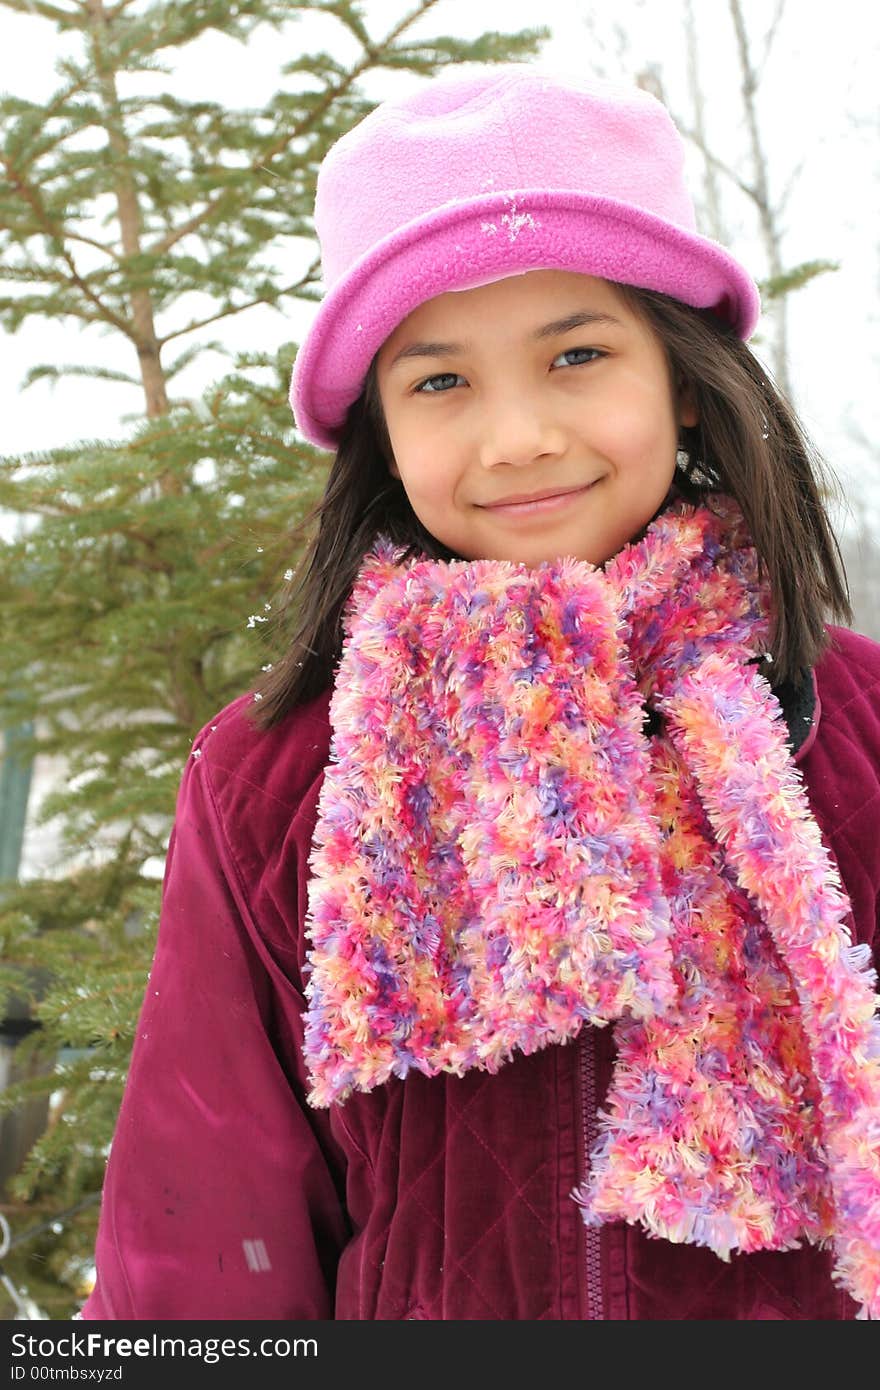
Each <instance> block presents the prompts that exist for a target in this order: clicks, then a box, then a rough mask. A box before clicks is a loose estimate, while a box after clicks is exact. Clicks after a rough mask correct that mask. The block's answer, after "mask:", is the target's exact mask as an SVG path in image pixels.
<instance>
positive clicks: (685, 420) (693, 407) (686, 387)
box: [678, 378, 700, 429]
mask: <svg viewBox="0 0 880 1390" xmlns="http://www.w3.org/2000/svg"><path fill="white" fill-rule="evenodd" d="M699 422H700V412H699V410H698V409H697V403H696V401H695V399H694V391H693V387H692V386H691V383H690V382H689V381H684V380H682V379H681V378H679V382H678V423H679V425H683V426H684V427H685V428H686V429H693V427H694V425H698V424H699Z"/></svg>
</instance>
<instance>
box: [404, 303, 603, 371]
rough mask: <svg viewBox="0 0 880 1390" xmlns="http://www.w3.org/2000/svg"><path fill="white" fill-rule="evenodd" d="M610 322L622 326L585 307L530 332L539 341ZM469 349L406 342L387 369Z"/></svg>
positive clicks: (456, 345) (447, 345)
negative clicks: (405, 362) (406, 362)
mask: <svg viewBox="0 0 880 1390" xmlns="http://www.w3.org/2000/svg"><path fill="white" fill-rule="evenodd" d="M597 323H598V324H611V325H612V326H613V327H615V328H623V326H624V325H623V324H622V323H621V321H620V319H616V318H615V317H614V315H613V314H599V313H595V312H593V311H592V310H589V309H585V310H582V311H580V312H578V313H574V314H566V316H565V318H562V319H553V320H552V322H550V323H545V324H543V325H542V326H541V327H540V328H536V329H535V331H534V333H533V334H532V338H533V340H534V341H535V342H540V341H541V340H542V339H543V338H556V337H558V336H559V335H560V334H562V333H569V332H570V331H571V329H573V328H583V327H584V325H590V324H597ZM469 349H470V344H469V343H432V342H423V343H408V344H407V345H406V347H402V348H401V349H400V351H399V352H396V353H395V354H394V357H393V358H392V359H391V361H390V362H389V363H388V370H389V371H390V370H391V368H392V367H395V366H396V365H397V363H398V362H402V361H404V360H406V359H408V358H410V357H454V356H455V355H456V353H465V352H468V351H469Z"/></svg>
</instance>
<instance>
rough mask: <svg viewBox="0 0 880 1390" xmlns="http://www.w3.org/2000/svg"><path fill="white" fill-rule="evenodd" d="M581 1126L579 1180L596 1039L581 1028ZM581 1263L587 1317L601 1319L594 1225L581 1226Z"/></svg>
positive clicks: (591, 1135)
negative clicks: (585, 1285)
mask: <svg viewBox="0 0 880 1390" xmlns="http://www.w3.org/2000/svg"><path fill="white" fill-rule="evenodd" d="M578 1043H579V1053H580V1074H581V1126H582V1138H583V1154H584V1159H583V1181H584V1183H586V1180H587V1176H588V1173H589V1162H590V1153H591V1151H592V1148H593V1144H594V1143H595V1141H596V1131H597V1125H596V1039H595V1030H594V1029H593V1028H590V1027H588V1026H586V1025H585V1026H584V1027H583V1028H582V1029H581V1032H580V1038H579V1039H578ZM583 1231H584V1264H585V1271H586V1281H587V1318H588V1319H589V1320H590V1322H599V1321H602V1320H604V1317H605V1312H604V1300H603V1297H602V1254H601V1243H600V1242H601V1234H600V1230H599V1227H598V1226H586V1225H585V1226H584V1227H583Z"/></svg>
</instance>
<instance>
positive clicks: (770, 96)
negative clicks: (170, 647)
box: [0, 0, 880, 506]
mask: <svg viewBox="0 0 880 1390" xmlns="http://www.w3.org/2000/svg"><path fill="white" fill-rule="evenodd" d="M694 5H695V9H696V11H697V15H698V20H699V24H700V33H701V40H702V52H703V55H704V61H705V78H704V85H705V87H706V90H707V94H708V99H709V123H710V130H711V132H712V135H713V139H714V140H715V141H716V142H717V145H718V148H719V149H720V150H721V151H722V153H723V156H724V158H725V159H726V160H727V161H728V162H730V163H733V164H736V165H738V167H739V168H741V169H743V170H746V171H747V169H748V165H747V163H746V158H747V155H746V150H747V147H746V143H745V137H744V134H743V131H742V129H741V126H740V124H739V122H740V106H739V102H738V96H737V72H736V62H735V54H734V50H733V35H732V29H731V25H730V18H729V13H728V6H727V4H726V3H724V0H694ZM292 8H295V7H292ZM406 8H407V6H406V4H405V0H365V4H364V10H365V13H366V15H367V22H368V27H369V28H370V30H371V32H372V33H373V34H376V35H378V34H380V33H384V32H385V30H386V28H388V27H390V25H391V23H392V22H393V21H394V20H395V19H397V18H398V17H399V16H400V15H401V14H402V13H404V11H405V9H406ZM612 8H613V13H614V15H615V16H616V17H618V18H619V20H620V22H621V23H625V24H626V25H627V39H628V45H629V50H630V51H629V52H628V54H627V55H625V58H624V61H623V62H622V63H621V60H620V59H619V58H618V57H616V56H615V53H614V51H613V49H609V50H608V51H605V52H604V53H603V52H602V51H601V50H600V49H599V48H598V47H597V43H596V40H595V37H594V36H591V32H590V29H589V27H588V23H587V18H588V17H589V15H590V14H591V13H595V14H596V15H597V16H604V15H606V14H608V13H609V11H610V10H611V9H612ZM775 8H776V7H775V5H771V4H770V3H768V0H745V9H746V13H747V17H748V19H749V22H750V26H751V32H752V35H753V40H754V44H755V47H756V49H757V48H758V46H759V44H760V40H761V36H762V35H763V32H764V30H765V29H766V26H767V24H768V23H769V20H770V18H771V16H772V13H773V12H774V10H775ZM680 16H681V6H680V4H679V0H653V3H639V0H618V3H617V4H615V5H614V6H613V7H609V6H608V5H607V4H601V5H599V4H596V5H591V4H574V3H572V0H542V3H540V4H535V3H534V0H525V2H523V0H440V3H439V4H437V6H436V7H435V8H434V10H433V11H432V12H430V13H429V14H428V16H427V17H426V18H425V19H424V20H423V21H421V24H420V26H419V30H418V31H415V32H421V33H423V34H425V35H429V34H436V33H447V32H451V33H455V34H457V35H459V36H461V37H467V36H472V35H475V34H476V33H478V32H480V31H481V30H483V29H504V30H515V29H517V28H520V27H528V26H530V25H533V24H536V23H538V22H540V23H542V24H545V25H547V26H549V27H550V28H551V29H552V31H553V37H552V39H551V41H550V42H549V43H547V44H546V45H545V46H544V49H543V52H542V55H541V58H540V61H542V62H546V63H550V64H552V65H554V66H557V67H561V68H567V69H570V70H577V69H583V70H588V69H590V68H593V67H595V66H597V65H598V66H602V67H604V69H605V71H606V73H607V75H609V76H617V77H629V76H632V75H633V74H634V73H635V72H637V71H638V70H639V69H640V68H642V67H644V66H645V65H646V64H647V63H648V62H652V63H655V64H659V65H660V67H661V68H662V74H663V81H664V87H665V91H666V94H667V98H668V100H669V103H670V106H671V107H672V108H673V110H674V109H675V108H676V107H677V108H678V109H680V110H682V111H684V112H685V113H687V111H688V105H689V103H688V98H687V87H686V80H685V71H684V54H683V45H682V41H681V37H680V34H681V18H680ZM601 22H602V24H603V26H604V32H605V33H606V34H609V35H610V34H611V27H610V26H611V21H609V20H605V19H604V18H603V19H602V20H601ZM340 33H341V31H340V29H339V26H338V25H336V24H335V23H333V22H332V21H330V20H323V19H320V18H316V17H314V16H308V17H307V18H303V19H301V20H300V22H298V23H295V24H292V25H291V26H290V27H289V29H288V30H287V31H286V33H285V34H284V35H283V36H282V37H281V38H279V36H278V35H277V34H276V33H274V32H272V31H270V30H266V32H265V34H263V33H260V34H258V35H257V36H256V38H255V39H254V40H253V41H252V42H251V43H250V44H249V45H248V47H247V48H246V49H242V47H241V46H240V45H237V44H233V43H232V42H231V41H229V40H226V39H223V38H221V37H220V36H211V37H209V38H208V39H207V40H200V41H199V42H198V43H197V44H194V45H192V46H191V47H190V49H188V50H184V52H183V54H181V57H180V61H179V63H178V64H177V67H176V72H175V77H174V82H175V83H179V84H180V88H181V90H183V91H185V92H186V93H187V94H199V95H203V96H205V97H208V98H213V99H219V100H227V99H229V95H230V93H232V94H233V99H234V101H235V103H236V105H247V104H259V103H260V102H262V101H263V100H264V99H265V97H266V95H267V94H268V93H271V92H272V91H273V90H275V89H276V87H277V86H278V85H279V81H278V78H277V71H278V64H279V61H284V59H285V58H287V57H288V56H289V57H293V56H295V55H296V54H297V53H298V52H300V51H303V50H305V51H310V50H313V49H314V48H316V47H318V46H330V45H335V47H334V48H333V50H332V51H333V52H334V56H337V57H339V59H340V60H341V61H342V60H344V58H345V56H346V53H345V50H344V48H343V47H342V46H341V45H340V43H339V35H340ZM58 51H59V50H58V45H57V41H56V39H55V35H54V30H53V28H52V27H51V25H49V24H47V23H45V22H43V21H41V20H34V19H32V18H30V17H29V16H27V15H16V14H14V13H11V12H9V11H5V10H3V9H2V8H0V88H2V89H4V90H7V91H12V92H15V93H16V94H18V95H22V96H28V97H31V98H32V99H37V100H39V99H41V98H42V97H43V96H44V95H45V94H47V93H48V91H49V90H50V89H51V83H52V66H53V63H54V61H55V59H56V57H57V55H58ZM878 56H880V7H875V6H870V5H866V4H865V3H864V0H836V3H835V4H834V6H833V8H832V7H829V6H828V5H826V4H819V3H817V2H815V0H788V5H787V9H786V15H785V18H784V20H783V24H782V27H781V29H780V32H779V36H778V38H777V41H776V45H775V47H774V49H773V52H772V54H771V58H770V61H769V63H768V66H767V70H766V74H765V80H764V83H763V85H762V89H761V93H760V98H759V101H760V109H761V116H762V130H763V134H764V137H765V139H766V141H767V144H768V146H769V148H770V153H771V176H772V178H773V180H774V183H775V189H776V191H777V193H778V192H780V191H781V190H782V188H783V187H784V186H785V184H786V182H787V180H788V179H789V177H790V175H791V173H792V171H793V170H794V169H795V168H796V167H797V166H798V165H799V164H800V163H801V162H803V169H802V172H801V174H800V177H799V179H798V181H797V184H796V186H795V192H794V194H793V196H792V199H791V202H790V204H789V208H788V215H787V218H786V244H785V252H786V258H787V260H788V262H789V263H795V262H797V261H799V260H805V259H813V258H829V259H835V260H840V261H841V269H840V271H839V272H837V273H836V274H834V275H828V276H824V277H822V278H821V279H819V280H817V281H816V282H814V283H813V284H812V285H811V286H809V287H808V288H807V289H805V290H803V291H801V292H800V293H799V294H797V295H794V296H792V298H791V300H790V305H791V308H790V337H791V368H792V377H793V382H794V391H795V398H796V404H797V406H798V408H799V410H800V413H801V416H802V419H803V420H804V423H805V425H806V427H807V429H808V431H809V432H810V433H811V434H812V435H813V437H814V439H815V440H816V442H817V443H818V445H819V447H820V448H821V449H822V450H823V451H824V452H825V454H826V456H827V457H828V458H829V460H830V461H831V463H832V464H833V466H834V467H835V469H836V470H837V471H838V473H839V474H840V475H841V476H842V478H843V480H844V482H845V483H846V484H847V486H848V488H849V490H850V493H851V496H852V497H853V499H854V502H857V503H858V502H859V501H860V500H861V499H864V500H869V501H871V503H872V505H874V504H875V502H876V505H877V506H880V495H878V496H876V498H875V489H876V493H877V494H880V484H875V481H874V474H875V472H876V473H877V474H878V477H880V470H878V468H877V464H878V462H880V445H878V444H877V443H876V442H875V441H878V440H880V393H878V391H877V384H878V382H877V376H878V362H880V333H878V327H880V266H878V255H880V140H878V136H880V114H878V110H877V98H876V89H877V73H878V71H880V67H878V62H877V59H878ZM419 80H420V79H417V78H413V77H411V76H408V75H403V76H402V75H397V74H395V75H389V74H378V75H375V76H373V77H371V78H370V82H369V86H368V88H367V90H368V92H369V95H370V96H371V97H374V98H375V99H381V97H382V96H384V95H385V94H387V93H388V92H390V91H391V90H399V89H400V88H401V86H402V85H406V84H412V85H415V84H416V83H417V82H418V81H419ZM164 85H170V82H169V80H168V79H164ZM548 138H552V132H550V133H548ZM694 171H695V172H694V178H693V180H692V189H693V191H694V192H695V193H696V192H697V191H698V189H697V179H698V178H699V173H700V171H699V165H698V163H696V162H695V163H694ZM727 212H728V236H729V238H730V241H729V245H730V249H731V250H732V251H733V252H734V254H736V255H738V256H739V257H740V259H743V260H744V261H746V263H747V264H748V265H749V266H750V268H751V269H752V270H753V272H754V273H755V274H756V276H757V277H758V278H760V277H761V275H762V274H763V273H764V263H763V257H762V253H761V249H760V243H759V242H758V240H757V239H756V236H755V227H754V218H753V215H752V213H751V211H750V209H749V208H748V207H747V205H746V204H745V203H744V202H743V200H742V199H741V197H739V196H737V195H731V197H730V198H729V200H728V203H727ZM311 312H312V310H311V308H310V307H309V306H302V307H301V308H298V309H295V310H293V311H292V313H291V316H290V318H289V320H287V321H285V320H283V319H282V318H281V317H280V316H279V315H277V314H272V313H270V312H269V311H264V310H254V311H250V312H249V313H248V314H247V315H244V316H241V317H238V318H236V319H235V320H233V321H232V324H231V325H229V327H228V330H227V332H228V335H229V341H230V342H231V344H232V345H233V346H234V347H236V348H238V347H240V348H242V349H247V348H250V347H253V346H257V345H262V346H268V347H274V346H276V345H277V344H279V343H281V342H283V341H285V340H286V339H289V338H295V337H296V336H297V334H298V333H301V332H302V330H303V328H304V327H305V325H306V323H307V321H308V317H309V315H310V314H311ZM208 332H209V334H210V336H214V337H216V336H220V334H218V332H217V331H216V327H215V326H212V327H211V329H209V330H208ZM114 351H115V352H116V353H117V354H118V348H116V347H115V345H114ZM46 359H50V360H55V361H58V362H65V363H77V362H82V363H85V362H93V361H97V360H101V359H103V360H104V361H105V362H110V361H111V360H112V357H111V351H110V347H109V344H108V343H107V340H105V339H102V338H101V337H100V336H99V335H98V333H97V332H92V331H88V332H86V331H83V330H82V329H81V328H80V327H79V326H78V325H77V324H75V323H72V322H68V323H64V324H58V325H46V324H43V323H34V324H33V325H25V326H24V327H23V328H22V329H21V330H20V331H19V333H18V334H16V335H15V336H14V337H9V336H8V335H3V334H2V333H0V452H2V453H17V452H19V451H31V450H39V449H42V448H48V447H51V446H53V445H57V444H63V443H69V442H70V441H71V440H74V439H77V438H83V437H90V438H94V437H96V436H105V437H108V436H112V435H115V434H117V433H119V431H120V429H122V428H124V426H121V425H120V416H121V415H124V413H125V411H126V410H128V411H137V410H138V409H139V408H140V405H141V398H140V395H139V393H138V392H134V391H129V390H127V388H123V387H119V386H114V385H110V384H104V383H88V382H84V381H82V380H71V381H69V382H65V383H61V384H60V385H58V386H57V387H49V386H47V385H43V384H38V385H36V386H34V387H32V388H31V389H30V390H28V391H26V392H22V391H21V390H20V389H19V388H20V383H21V379H22V376H23V375H24V372H25V371H26V370H27V369H28V367H29V366H31V365H32V364H33V363H35V362H38V361H43V360H46ZM114 365H118V362H117V363H114ZM133 368H134V363H132V364H130V369H132V370H133ZM220 370H222V364H221V363H220V361H219V359H217V358H214V359H213V360H212V361H206V362H204V363H203V364H202V365H201V367H198V368H194V369H193V370H192V371H191V372H190V374H189V376H188V377H182V378H181V379H180V383H178V390H179V389H180V387H181V383H182V384H183V387H184V389H185V390H188V391H189V392H191V393H193V394H195V393H197V392H198V391H199V390H201V389H202V388H203V387H204V386H206V385H207V384H208V382H209V381H210V379H211V378H212V376H214V375H216V374H218V373H219V371H220ZM855 431H857V432H859V433H860V434H861V436H862V438H863V440H864V441H866V442H863V443H860V442H859V441H858V439H857V438H856V437H855V436H854V432H855ZM872 443H873V457H872V452H871V444H872Z"/></svg>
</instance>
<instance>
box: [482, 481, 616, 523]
mask: <svg viewBox="0 0 880 1390" xmlns="http://www.w3.org/2000/svg"><path fill="white" fill-rule="evenodd" d="M598 481H599V479H598V478H596V479H594V480H593V482H592V483H587V484H586V485H585V486H584V487H577V488H572V489H571V491H569V492H557V493H555V494H554V495H553V496H551V497H537V498H533V499H532V500H531V501H528V500H526V501H522V502H492V503H488V504H485V503H484V504H483V507H484V510H485V511H487V512H492V513H493V514H494V515H496V516H511V517H514V516H531V515H533V514H534V513H536V512H553V511H561V510H562V508H563V507H565V506H566V505H567V503H569V502H571V501H573V499H574V498H575V497H583V495H584V493H585V492H589V491H590V488H591V487H595V485H596V483H597V482H598Z"/></svg>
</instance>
